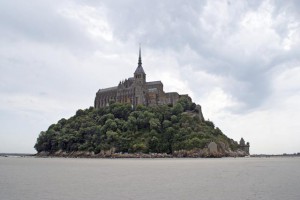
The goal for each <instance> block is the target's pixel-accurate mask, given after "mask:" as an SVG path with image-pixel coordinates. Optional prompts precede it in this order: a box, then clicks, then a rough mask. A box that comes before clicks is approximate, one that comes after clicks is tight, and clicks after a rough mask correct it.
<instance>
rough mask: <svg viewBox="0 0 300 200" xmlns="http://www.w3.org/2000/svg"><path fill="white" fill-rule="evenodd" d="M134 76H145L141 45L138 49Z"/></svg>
mask: <svg viewBox="0 0 300 200" xmlns="http://www.w3.org/2000/svg"><path fill="white" fill-rule="evenodd" d="M134 74H143V75H146V74H145V71H144V69H143V67H142V55H141V45H140V48H139V61H138V67H137V68H136V70H135V72H134Z"/></svg>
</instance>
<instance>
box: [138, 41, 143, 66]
mask: <svg viewBox="0 0 300 200" xmlns="http://www.w3.org/2000/svg"><path fill="white" fill-rule="evenodd" d="M138 67H142V56H141V44H140V48H139V62H138Z"/></svg>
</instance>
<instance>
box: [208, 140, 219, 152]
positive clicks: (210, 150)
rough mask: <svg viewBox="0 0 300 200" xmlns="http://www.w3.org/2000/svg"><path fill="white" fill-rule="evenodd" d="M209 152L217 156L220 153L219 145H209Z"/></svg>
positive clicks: (211, 143) (212, 143)
mask: <svg viewBox="0 0 300 200" xmlns="http://www.w3.org/2000/svg"><path fill="white" fill-rule="evenodd" d="M208 151H209V153H210V154H217V153H218V145H217V144H216V143H215V142H210V143H209V144H208Z"/></svg>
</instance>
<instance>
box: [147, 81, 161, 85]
mask: <svg viewBox="0 0 300 200" xmlns="http://www.w3.org/2000/svg"><path fill="white" fill-rule="evenodd" d="M146 85H162V82H161V81H151V82H147V83H146Z"/></svg>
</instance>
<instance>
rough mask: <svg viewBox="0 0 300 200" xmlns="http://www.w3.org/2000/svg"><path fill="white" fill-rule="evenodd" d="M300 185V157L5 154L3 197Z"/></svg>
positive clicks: (244, 190)
mask: <svg viewBox="0 0 300 200" xmlns="http://www.w3.org/2000/svg"><path fill="white" fill-rule="evenodd" d="M299 188H300V158H299V157H294V158H292V157H286V158H285V157H276V158H213V159H205V158H195V159H193V158H182V159H180V158H163V159H86V158H77V159H76V158H36V157H0V199H3V200H4V199H5V200H19V199H23V200H41V199H42V200H47V199H49V200H50V199H51V200H62V199H63V200H77V199H78V200H81V199H85V200H95V199H104V200H106V199H107V200H110V199H111V200H116V199H128V200H129V199H139V200H146V199H149V200H150V199H151V200H152V199H165V200H174V199H205V200H206V199H210V200H217V199H218V200H220V199H225V200H227V199H228V200H240V199H263V200H270V199H272V200H277V199H278V200H279V199H280V200H282V199H289V200H298V199H300V190H299Z"/></svg>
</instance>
